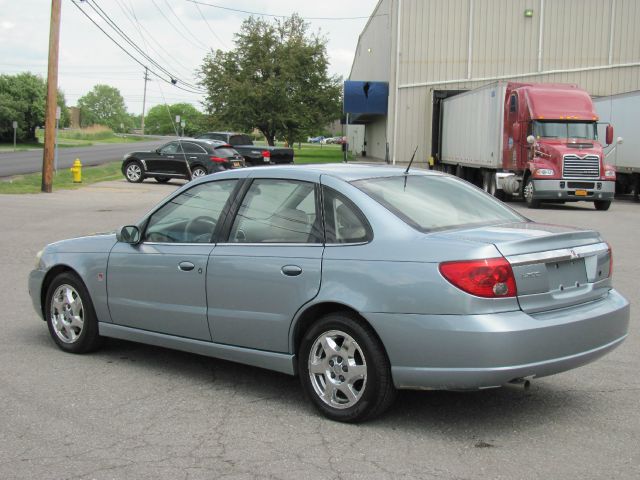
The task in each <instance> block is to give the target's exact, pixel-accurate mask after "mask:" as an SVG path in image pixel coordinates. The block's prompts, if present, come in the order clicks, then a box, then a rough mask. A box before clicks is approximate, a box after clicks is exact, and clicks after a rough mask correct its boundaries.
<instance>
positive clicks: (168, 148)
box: [160, 142, 182, 155]
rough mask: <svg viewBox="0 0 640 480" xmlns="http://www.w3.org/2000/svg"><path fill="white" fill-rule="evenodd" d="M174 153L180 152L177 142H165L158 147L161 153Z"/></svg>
mask: <svg viewBox="0 0 640 480" xmlns="http://www.w3.org/2000/svg"><path fill="white" fill-rule="evenodd" d="M174 153H182V151H181V149H180V144H179V143H178V142H171V143H167V144H166V145H165V146H164V147H162V148H161V149H160V154H161V155H173V154H174Z"/></svg>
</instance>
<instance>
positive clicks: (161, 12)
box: [151, 0, 209, 51]
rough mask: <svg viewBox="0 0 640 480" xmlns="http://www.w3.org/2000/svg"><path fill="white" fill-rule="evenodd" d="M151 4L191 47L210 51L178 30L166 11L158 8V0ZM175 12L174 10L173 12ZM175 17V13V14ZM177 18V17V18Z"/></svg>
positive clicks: (152, 0)
mask: <svg viewBox="0 0 640 480" xmlns="http://www.w3.org/2000/svg"><path fill="white" fill-rule="evenodd" d="M151 3H153V5H154V7H156V10H158V11H159V12H160V14H161V15H162V16H163V17H164V19H165V20H166V21H167V23H168V24H169V25H171V27H172V28H173V29H174V30H175V31H176V32H178V35H180V36H181V37H182V38H184V39H185V40H186V41H187V42H189V43H190V44H191V45H193V46H194V47H196V48H200V49H202V48H204V50H207V51H208V50H209V47H207V46H206V45H204V44H202V43H200V45H198V44H196V43H194V42H193V41H192V40H190V39H189V38H187V37H186V36H185V35H184V34H183V33H182V32H181V31H180V29H178V28H177V27H176V26H175V25H174V24H173V22H172V21H171V20H169V17H167V16H166V15H165V13H164V11H163V10H162V9H161V8H160V7H159V6H158V4H157V3H156V0H151ZM171 11H172V12H173V10H171ZM174 15H175V12H174ZM176 17H177V16H176Z"/></svg>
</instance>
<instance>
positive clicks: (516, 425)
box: [94, 339, 589, 446]
mask: <svg viewBox="0 0 640 480" xmlns="http://www.w3.org/2000/svg"><path fill="white" fill-rule="evenodd" d="M94 355H95V356H99V357H100V359H101V360H104V361H105V362H108V363H114V364H118V363H120V364H122V367H123V368H134V369H144V370H145V371H148V374H149V375H150V376H151V375H165V376H167V377H168V379H171V378H173V377H179V378H181V379H186V378H188V379H189V382H192V383H193V384H198V385H199V386H202V384H203V383H204V384H207V385H209V387H208V388H210V390H211V391H212V392H215V391H216V390H218V391H220V392H224V391H228V390H233V392H234V402H235V403H237V405H238V407H239V408H243V404H244V405H246V404H253V403H257V402H265V401H268V402H270V403H271V407H270V408H272V407H273V404H274V403H275V404H276V406H277V408H278V410H282V409H285V410H286V411H288V412H289V415H292V416H296V415H302V416H307V415H314V416H315V415H319V414H317V413H316V412H315V410H314V408H313V407H312V406H311V404H310V403H309V402H308V401H307V400H306V398H305V396H304V394H303V391H302V388H301V387H300V384H299V381H298V379H297V378H295V377H292V376H290V375H285V374H282V373H278V372H273V371H270V370H265V369H261V368H257V367H251V366H247V365H242V364H238V363H234V362H228V361H225V360H219V359H215V358H209V357H204V356H199V355H195V354H191V353H185V352H180V351H176V350H169V349H164V348H161V347H155V346H150V345H144V344H138V343H134V342H128V341H124V340H115V339H108V340H107V342H106V344H105V345H104V347H103V348H102V350H100V351H99V352H97V353H96V354H94ZM531 385H532V386H531V388H530V389H528V390H525V389H524V388H523V387H521V386H515V385H514V386H511V385H509V386H506V387H502V388H497V389H489V390H482V391H473V392H450V391H409V390H400V391H398V396H397V398H396V401H395V403H394V404H393V405H392V406H391V408H390V409H389V411H388V412H387V413H385V414H384V415H382V416H381V417H379V418H377V419H374V420H371V421H370V422H367V423H366V424H365V425H367V426H368V427H369V426H370V427H374V428H376V429H393V430H397V429H404V430H406V431H414V432H415V431H421V432H424V431H429V432H432V433H433V432H441V433H442V434H443V435H447V436H452V435H453V436H461V437H465V438H468V437H469V435H471V436H472V437H473V436H477V437H478V438H492V436H493V437H499V436H500V435H501V434H502V433H503V432H506V431H508V432H513V431H514V430H523V429H526V428H529V427H532V428H534V427H539V426H540V425H541V424H544V423H546V422H548V423H550V424H551V423H554V422H555V421H556V420H557V419H560V418H566V417H567V416H571V415H572V413H574V412H576V411H584V409H585V408H588V403H589V398H588V396H587V395H585V394H583V393H581V392H578V391H572V390H567V389H558V388H557V387H556V386H555V385H554V384H551V383H549V382H548V381H545V380H534V381H532V384H531ZM327 421H329V420H327ZM489 446H491V445H489Z"/></svg>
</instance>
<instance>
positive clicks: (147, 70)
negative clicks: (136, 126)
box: [141, 67, 149, 135]
mask: <svg viewBox="0 0 640 480" xmlns="http://www.w3.org/2000/svg"><path fill="white" fill-rule="evenodd" d="M148 73H149V69H148V68H147V67H144V95H142V122H141V123H142V125H141V126H142V135H144V107H145V105H146V103H147V82H148V81H149V74H148Z"/></svg>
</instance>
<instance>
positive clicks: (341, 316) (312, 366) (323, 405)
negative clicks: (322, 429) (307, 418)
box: [298, 313, 395, 422]
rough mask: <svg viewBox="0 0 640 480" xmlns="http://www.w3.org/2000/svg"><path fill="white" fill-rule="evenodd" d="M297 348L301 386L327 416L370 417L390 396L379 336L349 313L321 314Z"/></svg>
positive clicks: (385, 405) (342, 418)
mask: <svg viewBox="0 0 640 480" xmlns="http://www.w3.org/2000/svg"><path fill="white" fill-rule="evenodd" d="M299 353H300V356H299V360H298V373H299V375H300V381H301V383H302V388H303V389H304V391H305V394H306V395H307V397H308V398H309V399H310V400H311V402H312V403H313V404H314V406H315V407H316V408H317V409H318V410H320V412H321V413H322V414H324V415H325V416H326V417H328V418H330V419H332V420H337V421H340V422H360V421H363V420H366V419H368V418H372V417H374V416H376V415H379V414H381V413H382V412H384V411H385V410H386V409H387V408H388V407H389V406H390V405H391V403H392V402H393V399H394V398H395V388H394V386H393V382H392V379H391V369H390V366H389V361H388V359H387V356H386V354H385V352H384V349H383V347H382V345H381V344H380V341H379V340H378V339H377V337H376V336H375V334H374V333H373V332H372V331H371V330H370V329H369V328H367V327H366V326H364V325H363V324H362V323H360V321H358V320H357V319H356V318H354V317H352V316H351V315H348V314H346V313H333V314H329V315H326V316H324V317H322V318H321V319H320V320H319V321H318V322H317V323H315V324H314V325H313V326H312V327H311V328H310V329H309V330H308V331H307V332H306V333H305V335H304V337H303V339H302V342H301V345H300V350H299Z"/></svg>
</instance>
